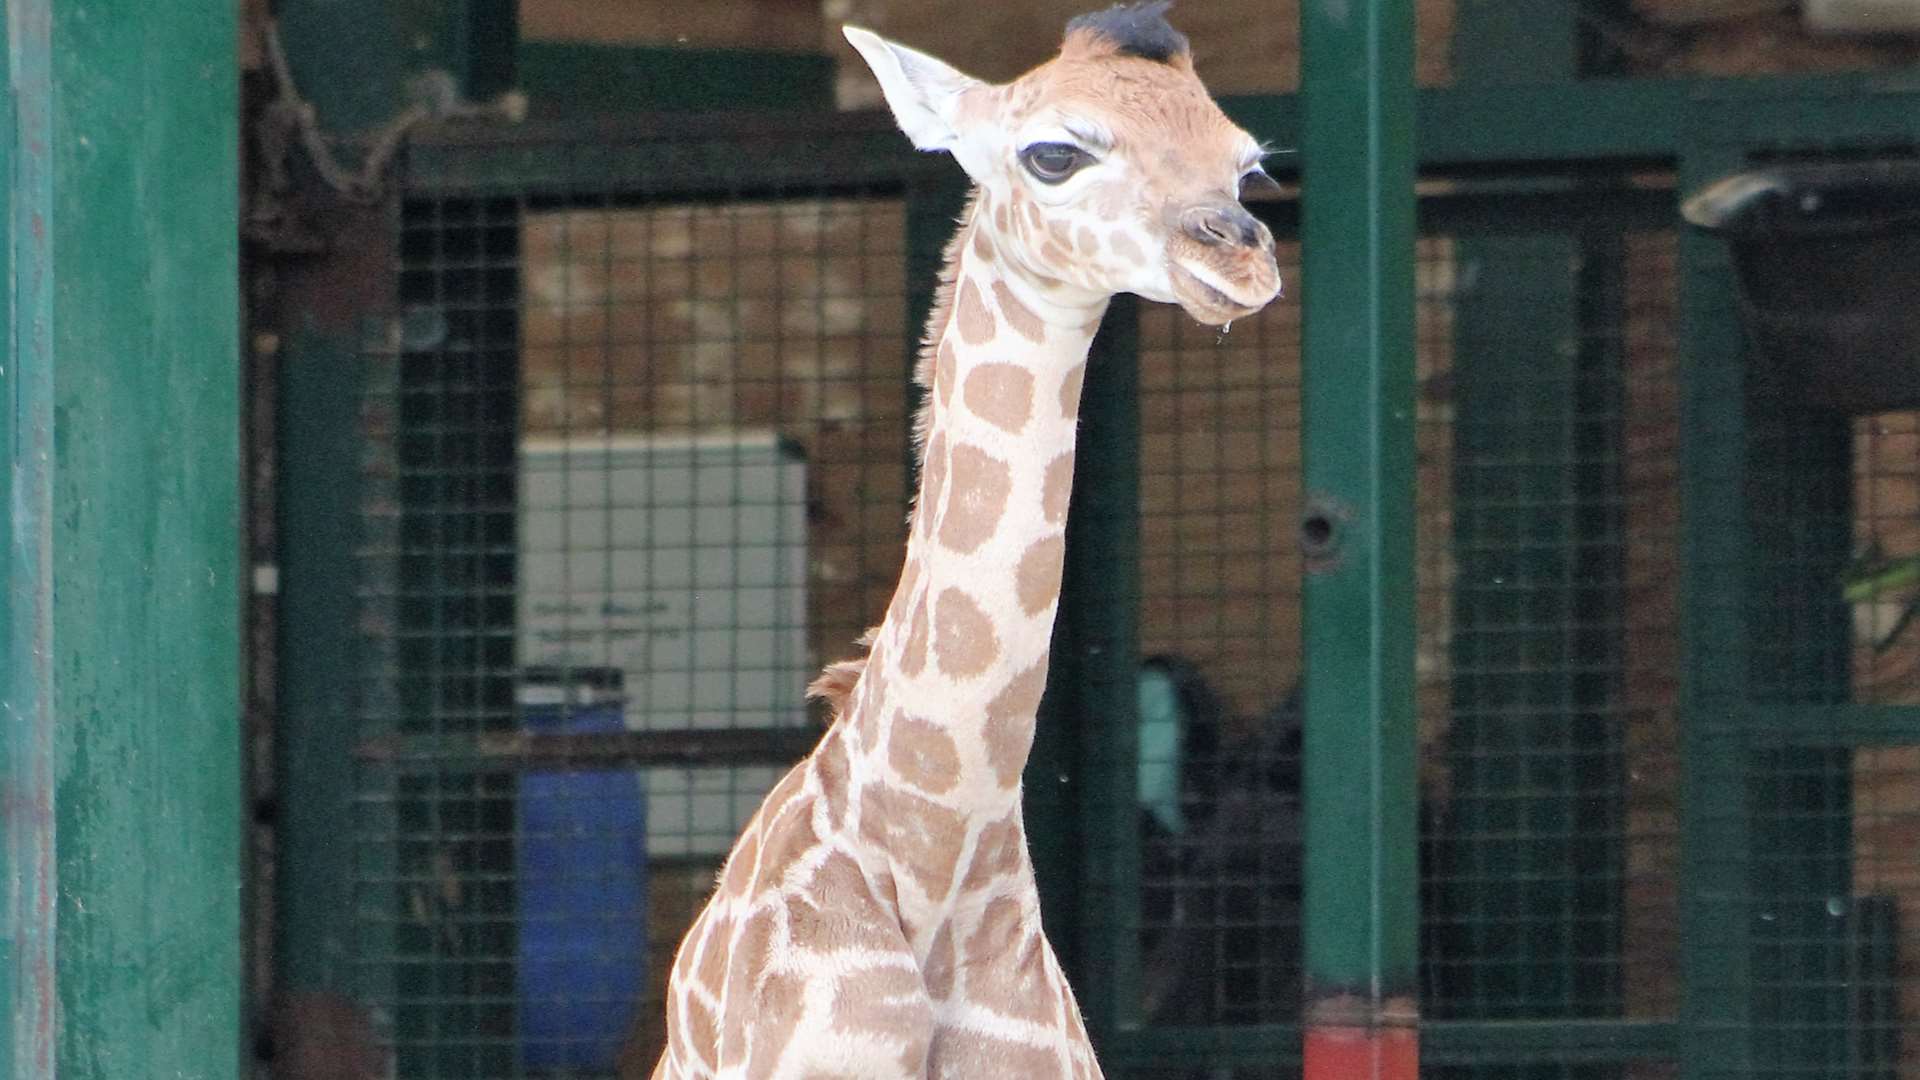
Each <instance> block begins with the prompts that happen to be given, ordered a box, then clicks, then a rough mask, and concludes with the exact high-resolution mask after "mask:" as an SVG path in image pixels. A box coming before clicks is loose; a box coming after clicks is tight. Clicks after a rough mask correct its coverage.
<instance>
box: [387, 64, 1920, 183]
mask: <svg viewBox="0 0 1920 1080" xmlns="http://www.w3.org/2000/svg"><path fill="white" fill-rule="evenodd" d="M1221 104H1222V105H1223V106H1224V107H1225V108H1226V110H1227V112H1228V114H1229V115H1231V116H1232V117H1233V118H1234V119H1235V120H1236V121H1237V122H1239V123H1241V124H1243V125H1245V126H1246V127H1247V128H1248V129H1249V130H1251V131H1252V132H1253V133H1254V134H1255V135H1257V136H1259V137H1260V138H1262V139H1264V140H1266V141H1267V142H1269V143H1272V144H1274V145H1276V146H1280V147H1283V148H1292V149H1298V148H1299V147H1300V145H1301V140H1302V133H1303V128H1302V124H1303V119H1304V118H1303V115H1302V112H1303V100H1302V96H1300V95H1261V96H1240V97H1227V98H1224V99H1222V102H1221ZM1413 114H1414V116H1415V117H1416V118H1417V122H1416V123H1415V125H1414V127H1415V136H1416V149H1417V154H1418V159H1419V163H1420V166H1421V167H1422V168H1424V169H1431V170H1448V169H1470V168H1479V167H1484V166H1489V165H1509V166H1512V165H1526V164H1528V163H1539V164H1544V165H1552V166H1558V165H1564V164H1567V163H1578V162H1597V161H1645V162H1656V163H1669V164H1670V163H1672V162H1674V161H1677V160H1678V159H1679V158H1680V157H1681V156H1682V155H1683V154H1684V153H1685V152H1686V151H1687V149H1688V147H1690V146H1693V145H1694V144H1695V143H1697V142H1699V141H1701V140H1702V138H1703V137H1704V135H1706V134H1713V135H1714V137H1715V138H1720V137H1723V136H1725V135H1731V136H1737V137H1739V138H1745V139H1748V140H1751V141H1752V142H1754V143H1756V144H1759V145H1769V146H1778V147H1792V146H1795V145H1801V146H1813V145H1818V146H1822V147H1833V146H1839V145H1861V146H1876V145H1891V144H1897V143H1911V142H1916V141H1920V76H1907V75H1903V76H1894V75H1879V76H1867V75H1826V76H1792V77H1787V76H1783V77H1778V78H1769V79H1580V80H1576V81H1572V82H1568V83H1565V84H1561V85H1552V84H1542V83H1531V84H1519V85H1511V86H1476V85H1463V86H1455V87H1446V88H1434V89H1427V90H1421V91H1418V92H1417V93H1416V94H1415V105H1414V106H1413ZM703 126H704V127H705V128H708V129H710V130H712V131H714V132H715V138H714V139H712V140H711V147H710V148H709V147H707V146H704V145H703V144H702V143H701V142H700V141H699V140H697V139H692V140H691V145H689V140H690V137H691V136H692V135H694V134H695V133H697V132H698V131H700V130H701V129H702V127H703ZM650 133H658V135H659V137H660V138H667V137H671V138H673V139H674V140H675V145H674V153H673V155H672V157H671V158H666V157H663V156H662V155H661V154H660V153H659V149H658V147H657V146H651V145H649V141H650V140H649V135H650ZM742 135H751V136H757V137H759V138H761V139H763V140H764V147H763V150H762V152H761V154H760V155H759V157H760V160H758V161H757V162H756V163H755V168H754V170H753V174H752V179H753V181H754V182H755V183H756V184H757V185H764V186H765V187H767V188H777V187H779V186H781V185H782V184H796V183H803V182H805V183H820V182H825V181H829V180H831V181H835V182H838V183H842V184H872V183H878V182H887V181H893V182H898V181H899V180H900V178H902V177H910V176H916V175H918V176H924V175H926V174H928V173H929V172H930V171H936V170H937V169H938V167H939V165H940V164H941V162H940V161H939V160H937V159H933V158H930V157H929V156H928V155H925V154H916V153H914V152H913V150H912V148H911V147H908V146H907V145H906V144H905V143H904V142H902V141H901V139H900V138H899V135H898V133H897V131H896V130H895V129H894V127H893V125H892V119H891V118H890V117H888V116H887V115H886V114H885V113H884V112H879V111H874V112H860V113H822V112H821V111H820V110H803V111H788V110H782V111H778V112H773V113H769V114H765V115H761V116H756V117H737V118H727V119H724V120H715V119H714V118H713V117H686V116H682V117H673V118H668V119H660V118H633V119H628V120H623V121H621V122H619V123H607V122H592V121H585V120H580V119H568V120H549V121H541V122H529V123H527V124H524V125H520V126H518V127H516V128H515V129H513V130H512V131H508V132H501V131H498V130H489V131H485V132H473V131H471V130H470V129H463V128H461V127H457V126H450V127H446V128H440V129H428V130H423V131H422V132H420V138H419V139H418V140H416V143H415V147H414V149H413V151H412V152H411V153H410V155H409V158H408V168H409V172H408V183H409V186H410V187H411V188H412V189H414V190H416V191H420V192H431V193H435V194H458V193H469V194H485V193H518V192H521V191H531V192H533V193H534V194H543V193H546V192H548V191H551V192H552V193H554V194H563V193H566V192H570V191H586V190H594V191H601V190H606V191H649V192H652V191H655V190H659V191H660V193H662V194H667V193H669V192H668V191H667V190H666V188H669V187H670V188H673V189H674V190H681V191H686V192H689V193H692V192H699V191H711V190H714V189H715V187H716V185H717V186H718V187H719V188H720V189H722V190H724V189H728V188H733V187H738V186H739V185H740V183H741V176H742V172H741V164H740V160H739V146H740V136H742ZM1815 140H1817V143H1816V142H1815ZM562 146H564V147H566V148H567V152H566V154H565V155H560V156H556V154H555V148H557V147H562ZM1299 160H1300V159H1299V157H1298V156H1294V155H1282V156H1280V157H1277V158H1275V159H1274V160H1273V165H1272V167H1273V168H1274V169H1275V170H1276V171H1281V170H1285V169H1288V168H1291V167H1294V166H1296V165H1297V164H1298V163H1299Z"/></svg>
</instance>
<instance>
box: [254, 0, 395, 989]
mask: <svg viewBox="0 0 1920 1080" xmlns="http://www.w3.org/2000/svg"><path fill="white" fill-rule="evenodd" d="M278 16H279V20H280V27H281V34H282V38H283V40H284V44H285V47H286V51H287V61H288V65H289V67H291V68H292V70H293V73H294V78H295V79H296V81H298V82H299V84H300V89H301V92H302V94H303V95H305V96H306V97H307V98H308V99H309V100H311V101H312V102H313V103H314V105H315V108H316V110H317V111H318V113H319V115H320V118H321V123H322V124H323V125H324V126H326V127H327V129H328V130H330V131H338V132H358V131H366V130H369V129H372V128H376V127H378V126H379V125H380V124H381V123H383V122H385V121H386V120H387V119H388V118H389V117H391V116H392V115H393V114H394V113H395V112H396V111H398V109H399V108H400V104H399V102H400V96H401V92H402V90H401V83H402V80H403V71H404V67H405V56H404V47H405V46H404V42H405V40H406V39H404V38H403V37H402V35H401V28H400V26H399V25H398V23H397V21H396V20H397V19H398V15H397V14H396V12H395V10H394V9H393V7H392V6H391V5H389V4H388V3H386V2H385V0H359V2H353V3H335V2H329V0H283V2H282V3H280V4H279V5H278ZM303 175H308V174H303ZM310 182H311V185H312V186H311V187H310V189H309V192H308V193H307V203H308V208H309V212H310V213H311V214H312V215H313V221H312V222H311V225H312V227H313V228H314V230H315V231H317V232H320V233H322V234H323V235H325V236H327V238H328V242H329V254H328V255H327V256H326V257H324V258H319V259H302V260H297V261H291V262H289V263H288V264H287V265H285V266H283V267H278V268H276V269H277V270H278V271H279V273H278V275H277V277H278V281H279V284H280V289H279V290H278V293H277V295H276V297H275V300H276V301H277V307H278V309H279V310H278V312H276V313H274V314H273V315H270V316H267V318H269V319H270V320H273V321H277V325H275V326H272V327H270V328H271V329H276V330H278V331H279V332H280V334H281V337H282V339H283V341H284V347H283V351H282V355H281V363H280V382H279V385H278V387H277V388H276V389H277V391H278V395H279V400H278V402H277V405H276V408H275V410H274V411H275V415H276V416H277V417H278V423H279V427H278V430H277V432H276V433H275V434H276V438H277V443H278V446H277V452H276V458H277V460H278V462H279V463H280V466H279V479H280V483H279V501H278V505H277V507H276V519H277V520H276V526H275V529H274V533H275V535H276V536H277V538H278V540H279V550H278V552H277V556H278V559H279V568H280V577H281V580H282V581H283V582H284V587H283V589H282V590H281V592H282V595H281V598H280V604H279V608H278V611H277V617H278V621H279V632H278V634H277V637H276V642H275V650H276V652H277V655H278V661H279V666H278V675H279V686H278V692H279V701H278V714H277V716H276V718H275V731H274V751H275V779H274V788H275V789H276V791H277V792H278V793H279V799H278V802H277V805H278V815H277V817H276V818H275V843H276V850H278V851H279V852H280V854H281V857H280V859H279V861H278V865H277V867H276V871H277V872H276V874H275V878H274V882H275V893H274V927H273V929H274V935H273V936H274V965H273V966H274V980H275V983H276V991H277V993H278V994H279V996H280V997H281V999H282V1002H283V1003H288V1004H293V1003H298V1002H300V1001H302V1000H304V999H305V997H306V995H311V994H320V993H330V994H339V995H344V996H349V997H350V996H352V995H353V994H354V993H356V992H364V991H365V990H367V987H366V986H364V985H361V982H360V981H357V980H356V976H358V977H359V980H364V979H365V978H366V973H365V972H364V971H362V972H356V971H355V970H354V968H353V966H352V964H351V960H352V958H353V953H354V944H353V939H352V935H353V933H354V911H355V907H356V902H357V901H356V897H355V894H354V892H353V881H354V876H355V874H354V869H355V866H354V855H355V853H354V850H353V847H352V837H353V833H352V830H351V829H350V828H349V827H348V826H349V823H351V822H352V821H353V812H354V804H353V798H352V796H353V778H354V774H353V767H352V765H353V762H352V742H353V739H354V737H355V735H356V730H355V725H354V722H353V721H354V709H355V700H356V692H357V691H358V689H359V688H360V684H361V680H362V679H363V678H364V673H363V672H362V671H361V669H360V667H359V655H358V653H357V651H356V643H357V641H358V636H359V632H360V628H359V626H358V622H357V620H358V618H359V614H360V607H359V604H358V600H357V597H356V595H355V582H356V577H357V563H356V549H357V546H358V540H359V534H358V532H357V529H356V523H357V518H358V514H359V511H360V508H361V499H362V496H363V490H362V484H361V480H362V477H361V470H362V468H363V461H362V457H363V453H364V447H365V444H366V433H365V428H364V426H363V424H362V422H361V413H360V410H361V406H362V395H363V392H364V387H365V380H366V372H365V369H364V366H363V362H362V347H363V335H364V333H365V320H366V319H367V318H368V317H370V316H372V315H374V314H377V313H383V312H385V311H387V310H390V309H391V307H392V305H393V297H394V294H395V285H394V266H395V262H396V255H395V252H394V243H395V238H394V228H393V214H392V211H391V209H390V208H388V207H385V206H371V207H363V206H354V205H351V204H347V203H345V202H344V201H341V200H337V199H333V198H330V197H329V195H328V193H327V192H326V191H325V189H324V188H322V187H321V186H320V185H319V183H318V181H317V180H311V181H310ZM268 328H269V327H261V329H268ZM359 899H362V900H368V899H369V898H365V897H362V898H359ZM379 899H380V898H377V897H376V898H371V899H370V900H369V902H377V901H378V900H379Z"/></svg>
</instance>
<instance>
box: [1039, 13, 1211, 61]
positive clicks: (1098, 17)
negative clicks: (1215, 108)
mask: <svg viewBox="0 0 1920 1080" xmlns="http://www.w3.org/2000/svg"><path fill="white" fill-rule="evenodd" d="M1172 6H1173V0H1146V2H1144V3H1133V4H1115V5H1113V6H1112V7H1110V8H1108V9H1106V10H1105V11H1091V12H1088V13H1087V14H1085V15H1077V16H1075V17H1074V18H1073V20H1072V21H1071V22H1069V23H1067V33H1068V34H1069V35H1071V34H1074V33H1079V32H1086V33H1090V34H1096V35H1098V36H1100V37H1102V38H1105V39H1106V40H1107V41H1109V42H1112V43H1113V47H1114V49H1115V50H1117V51H1118V52H1119V53H1120V54H1121V55H1123V56H1138V57H1140V58H1141V59H1143V60H1155V61H1158V62H1160V63H1163V64H1164V63H1167V62H1168V61H1170V60H1172V59H1173V58H1174V57H1176V56H1185V55H1186V54H1187V50H1188V48H1189V46H1188V44H1187V36H1186V35H1185V34H1182V33H1181V32H1180V31H1178V30H1175V29H1174V28H1173V26H1172V24H1170V23H1168V22H1167V9H1168V8H1170V7H1172Z"/></svg>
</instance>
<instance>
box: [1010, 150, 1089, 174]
mask: <svg viewBox="0 0 1920 1080" xmlns="http://www.w3.org/2000/svg"><path fill="white" fill-rule="evenodd" d="M1020 163H1021V164H1022V165H1025V166H1026V167H1027V171H1028V172H1030V173H1032V174H1033V178H1034V179H1036V180H1038V181H1040V182H1041V183H1043V184H1058V183H1060V182H1061V181H1062V180H1065V179H1066V178H1067V177H1069V176H1072V175H1073V174H1074V173H1077V172H1079V171H1080V170H1081V169H1084V168H1086V167H1087V166H1088V165H1091V164H1093V155H1092V154H1089V153H1087V152H1086V151H1085V150H1082V149H1080V148H1079V147H1077V146H1075V145H1073V144H1072V143H1056V142H1043V143H1034V144H1033V145H1032V146H1029V147H1027V148H1026V149H1025V150H1022V151H1020Z"/></svg>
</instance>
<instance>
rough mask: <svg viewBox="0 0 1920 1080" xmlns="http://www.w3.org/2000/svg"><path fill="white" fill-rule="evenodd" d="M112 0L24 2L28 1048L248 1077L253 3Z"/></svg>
mask: <svg viewBox="0 0 1920 1080" xmlns="http://www.w3.org/2000/svg"><path fill="white" fill-rule="evenodd" d="M98 7H100V5H92V6H89V5H79V4H71V3H52V2H48V0H27V2H22V3H13V4H9V5H8V8H7V44H8V49H7V63H8V65H9V71H8V89H9V93H10V98H11V100H10V101H9V102H8V105H9V109H8V111H9V112H10V113H11V114H12V115H13V117H14V120H13V126H11V128H10V131H9V141H10V145H9V147H8V149H7V153H6V156H7V158H8V162H9V164H10V165H11V168H10V169H9V170H8V171H7V172H6V173H5V174H4V175H5V178H6V179H5V181H4V182H5V183H6V184H7V186H8V191H7V193H6V194H7V196H8V198H7V202H8V206H9V215H10V220H9V222H8V225H7V229H6V232H7V236H8V239H9V245H8V248H9V252H8V254H9V263H10V266H9V270H10V272H11V279H12V281H13V282H14V287H15V294H14V304H13V311H12V314H11V319H12V323H11V326H10V330H11V335H10V337H11V341H10V345H11V348H10V349H9V350H8V353H9V355H10V358H11V359H10V362H9V363H8V364H7V365H6V372H5V378H6V379H7V380H8V385H7V387H6V389H7V390H8V392H9V393H10V394H11V395H12V403H11V408H10V411H11V412H12V413H13V416H12V418H11V423H13V424H14V425H16V426H15V428H14V431H13V433H12V434H13V435H14V439H13V440H12V441H10V442H9V443H8V444H7V445H8V454H9V463H8V468H9V471H10V472H11V473H12V476H11V478H10V488H11V490H10V495H11V498H10V500H9V502H8V504H7V514H8V531H9V544H8V548H7V550H8V568H7V569H8V579H9V580H8V586H9V594H10V595H9V600H8V615H9V618H10V626H9V627H8V645H9V656H8V662H7V678H6V701H5V706H6V711H7V713H8V715H9V721H10V722H9V724H8V725H7V738H6V747H5V750H6V758H7V765H8V771H9V773H10V776H9V785H8V792H7V798H6V802H5V808H6V817H7V821H8V837H7V839H8V843H7V856H6V863H7V867H8V870H9V873H10V876H11V880H10V882H9V885H10V888H9V895H10V897H11V900H10V906H11V910H10V911H9V912H8V918H7V920H6V925H7V927H8V932H9V934H10V936H11V937H12V939H13V940H12V941H10V942H9V943H8V944H9V946H10V948H9V949H8V960H9V964H10V967H11V971H10V972H9V973H8V974H9V978H10V980H11V983H12V985H11V990H10V993H11V997H12V1001H11V1003H10V1004H11V1005H12V1006H13V1008H12V1016H13V1021H12V1025H11V1038H10V1039H8V1040H7V1042H8V1044H9V1045H8V1046H7V1051H8V1055H9V1057H10V1060H9V1061H7V1062H6V1068H7V1069H8V1070H9V1071H10V1073H11V1075H14V1076H19V1077H29V1076H31V1077H47V1076H62V1077H82V1078H86V1077H107V1076H118V1075H126V1074H127V1073H129V1072H137V1073H139V1074H141V1075H169V1076H172V1075H180V1076H186V1075H192V1076H204V1077H212V1078H221V1077H234V1076H237V1075H238V1074H239V1071H240V1050H241V1043H242V1036H241V1007H240V987H241V965H240V912H239V898H240V890H241V884H242V883H241V875H240V867H239V857H240V850H241V836H240V824H241V821H242V819H243V816H244V814H243V808H242V805H241V782H240V752H239V735H240V725H239V718H240V707H241V706H240V682H241V680H240V672H239V658H240V628H239V612H240V592H239V561H240V559H239V556H240V537H239V533H238V522H239V416H240V409H239V404H238V400H237V397H238V390H239V384H240V367H239V358H238V342H237V335H236V333H235V328H236V327H237V326H238V324H239V294H238V282H239V266H238V262H239V260H238V235H239V222H238V220H237V211H236V208H237V206H238V199H239V191H238V172H237V162H238V155H239V132H238V110H239V103H238V100H237V82H236V80H235V79H234V77H233V75H232V63H233V41H234V33H235V9H234V7H233V5H231V4H223V3H219V2H215V0H188V2H187V3H185V4H175V5H166V6H154V5H138V4H120V5H111V10H107V11H102V10H97V8H98ZM217 72H226V74H225V76H224V77H222V76H220V75H218V74H215V73H217ZM156 132H161V133H164V135H161V136H157V137H156V136H154V133H156Z"/></svg>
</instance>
